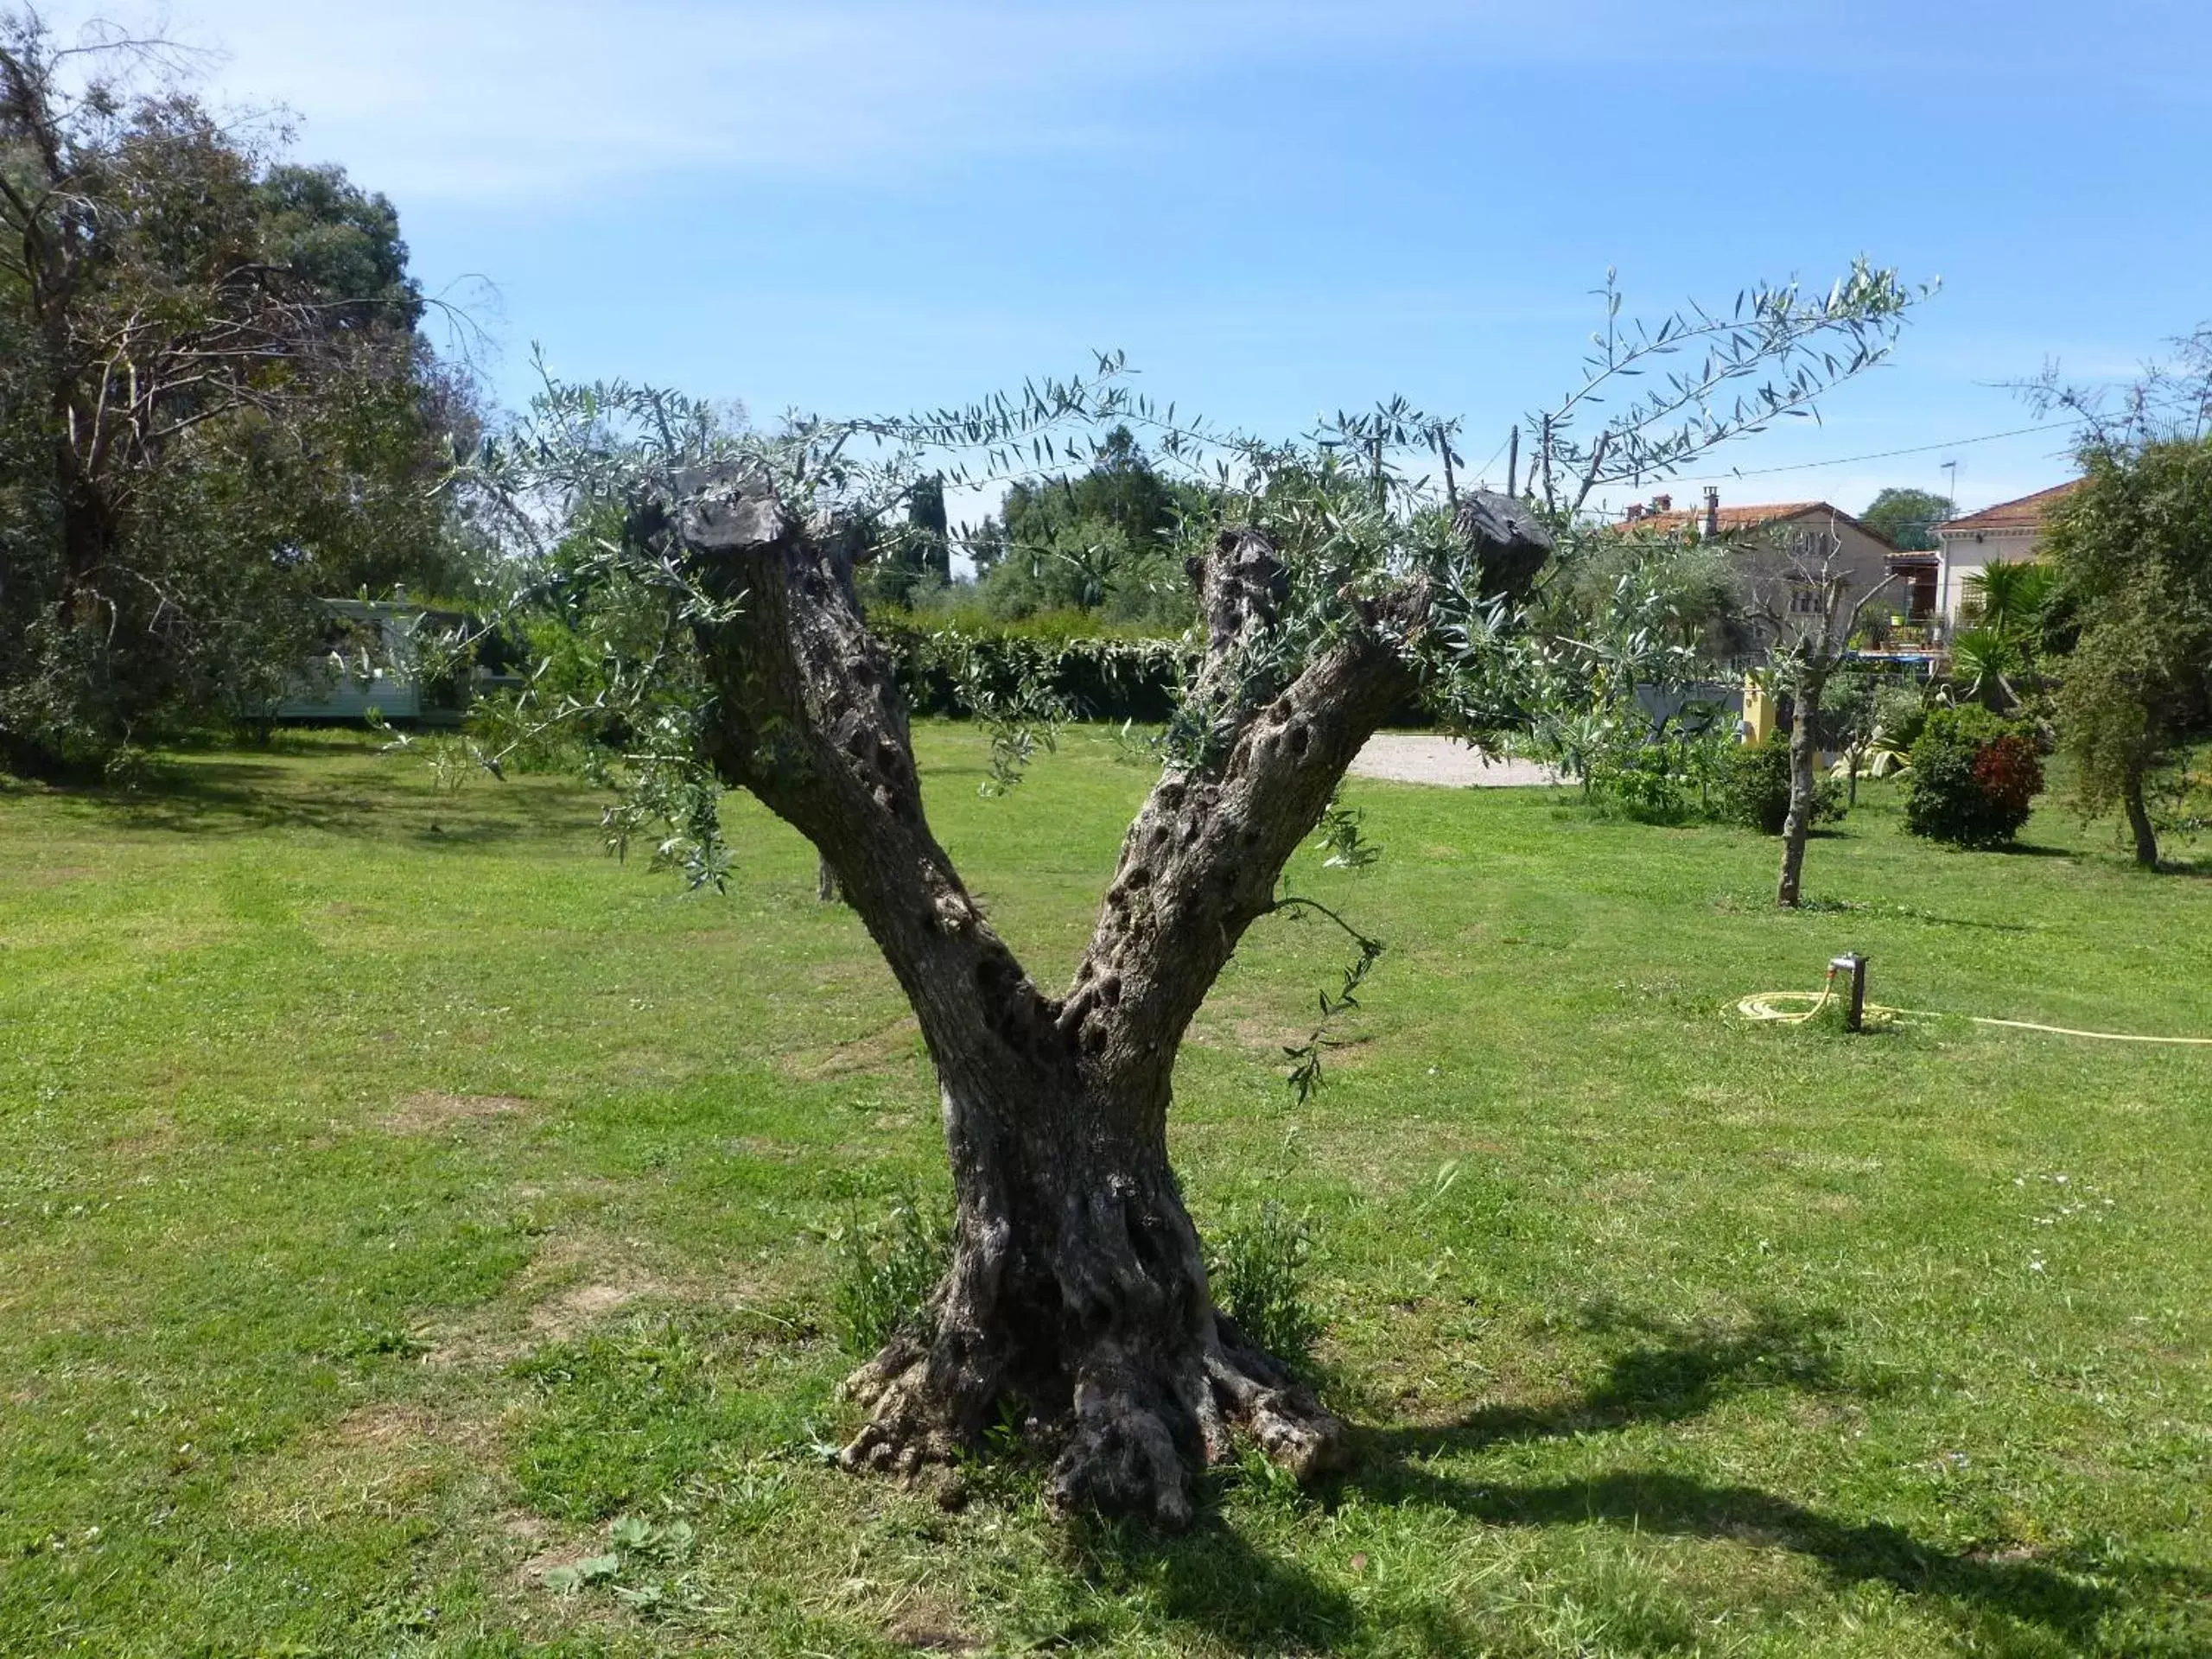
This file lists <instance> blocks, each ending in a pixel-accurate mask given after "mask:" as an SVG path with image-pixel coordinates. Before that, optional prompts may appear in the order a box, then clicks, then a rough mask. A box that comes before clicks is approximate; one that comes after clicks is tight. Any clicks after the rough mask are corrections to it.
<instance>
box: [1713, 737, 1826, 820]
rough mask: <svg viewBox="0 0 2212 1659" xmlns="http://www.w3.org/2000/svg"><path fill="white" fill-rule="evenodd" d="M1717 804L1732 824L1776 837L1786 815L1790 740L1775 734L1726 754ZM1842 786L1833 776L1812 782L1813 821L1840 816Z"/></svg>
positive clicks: (1787, 815)
mask: <svg viewBox="0 0 2212 1659" xmlns="http://www.w3.org/2000/svg"><path fill="white" fill-rule="evenodd" d="M1717 804H1718V806H1719V814H1720V817H1723V818H1725V819H1726V820H1727V821H1728V822H1729V823H1745V824H1749V825H1751V827H1752V828H1753V829H1757V830H1758V831H1759V833H1760V834H1762V835H1768V836H1778V835H1780V834H1781V833H1782V827H1783V823H1786V822H1787V821H1788V819H1789V739H1788V738H1787V737H1784V736H1782V735H1780V734H1777V735H1776V736H1773V737H1770V738H1769V739H1767V740H1766V741H1764V743H1745V744H1743V745H1741V746H1740V747H1738V748H1737V749H1736V750H1734V751H1733V752H1732V753H1731V754H1730V755H1729V757H1728V761H1727V764H1726V767H1725V768H1724V769H1723V771H1722V772H1721V778H1720V790H1719V798H1718V802H1717ZM1843 810H1844V809H1843V788H1842V785H1840V784H1838V783H1837V782H1836V781H1835V780H1834V779H1832V778H1816V779H1815V780H1814V784H1813V822H1814V823H1829V822H1832V821H1833V820H1834V819H1837V818H1840V817H1842V816H1843Z"/></svg>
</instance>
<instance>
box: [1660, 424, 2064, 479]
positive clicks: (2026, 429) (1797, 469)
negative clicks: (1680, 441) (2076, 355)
mask: <svg viewBox="0 0 2212 1659" xmlns="http://www.w3.org/2000/svg"><path fill="white" fill-rule="evenodd" d="M2081 424H2082V422H2081V420H2080V419H2079V418H2078V417H2077V418H2075V419H2074V420H2070V421H2046V422H2044V423H2043V424H2042V425H2040V426H2016V427H2014V428H2013V429H2012V430H2011V431H2009V432H1985V433H1984V434H1982V435H1981V436H1980V437H1978V438H1954V439H1952V440H1951V441H1950V442H1948V443H1921V444H1915V445H1914V446H1913V447H1912V448H1909V449H1878V450H1876V451H1874V452H1873V453H1872V454H1865V455H1837V456H1835V457H1834V459H1832V460H1828V461H1794V462H1792V463H1791V464H1790V465H1789V466H1787V467H1750V468H1744V467H1733V468H1731V469H1730V470H1729V471H1727V472H1725V473H1707V474H1701V475H1700V476H1696V477H1690V478H1685V479H1684V480H1681V481H1682V482H1684V483H1688V484H1702V483H1705V482H1706V481H1707V480H1710V479H1722V478H1764V477H1766V476H1767V475H1768V474H1771V473H1807V472H1811V471H1813V470H1815V468H1817V467H1847V466H1849V465H1851V463H1853V461H1889V460H1891V459H1893V458H1894V457H1896V456H1898V455H1924V454H1929V452H1930V451H1932V450H1936V449H1962V448H1965V447H1966V446H1967V444H1970V443H1994V442H1997V440H1998V439H1999V438H2018V437H2024V436H2025V435H2027V434H2029V433H2031V432H2058V431H2063V430H2064V429H2067V428H2069V427H2075V426H2079V425H2081Z"/></svg>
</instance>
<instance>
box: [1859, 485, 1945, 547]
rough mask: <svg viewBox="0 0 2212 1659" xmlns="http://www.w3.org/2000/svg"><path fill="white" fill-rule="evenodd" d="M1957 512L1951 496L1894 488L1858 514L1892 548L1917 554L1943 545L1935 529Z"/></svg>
mask: <svg viewBox="0 0 2212 1659" xmlns="http://www.w3.org/2000/svg"><path fill="white" fill-rule="evenodd" d="M1957 512H1958V509H1957V508H1956V507H1955V506H1953V505H1951V498H1950V497H1949V496H1948V495H1938V494H1936V493H1935V492H1934V491H1933V490H1914V489H1899V488H1896V487H1894V486H1893V487H1891V488H1889V489H1885V490H1884V491H1882V492H1881V493H1879V494H1878V495H1877V496H1875V498H1874V499H1873V500H1872V502H1871V503H1870V504H1868V505H1867V508H1866V511H1865V512H1862V513H1860V514H1859V523H1861V524H1865V525H1866V527H1867V528H1868V529H1869V530H1872V531H1874V532H1875V533H1876V534H1878V535H1879V536H1881V537H1884V538H1885V539H1886V540H1887V541H1888V542H1889V543H1891V545H1892V546H1893V547H1898V548H1902V549H1904V550H1905V551H1907V552H1912V553H1917V552H1925V551H1927V550H1929V549H1931V548H1936V547H1941V546H1942V544H1943V542H1942V537H1940V536H1938V535H1936V525H1938V524H1942V522H1943V521H1944V520H1945V519H1946V518H1952V517H1954V516H1955V514H1956V513H1957Z"/></svg>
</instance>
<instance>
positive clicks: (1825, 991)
mask: <svg viewBox="0 0 2212 1659" xmlns="http://www.w3.org/2000/svg"><path fill="white" fill-rule="evenodd" d="M1834 994H1835V969H1833V968H1831V969H1828V982H1827V984H1826V985H1824V986H1822V987H1821V988H1820V989H1819V990H1817V991H1760V992H1758V993H1757V994H1756V995H1751V996H1747V997H1745V999H1744V1000H1743V1001H1740V1002H1738V1004H1737V1005H1736V1012H1737V1013H1738V1014H1742V1015H1743V1016H1744V1018H1745V1019H1746V1020H1772V1021H1775V1022H1777V1023H1778V1024H1781V1025H1785V1026H1802V1025H1803V1024H1804V1023H1805V1022H1806V1021H1807V1020H1810V1019H1811V1018H1812V1017H1813V1016H1814V1015H1815V1014H1818V1013H1819V1012H1820V1011H1821V1008H1822V1007H1824V1006H1825V1005H1826V1004H1827V1000H1828V999H1829V997H1831V996H1833V995H1834ZM1790 1003H1807V1004H1810V1006H1809V1007H1802V1008H1792V1007H1788V1006H1787V1005H1788V1004H1790ZM1866 1012H1867V1013H1868V1014H1887V1015H1889V1016H1890V1017H1891V1019H1893V1020H1941V1019H1942V1018H1943V1017H1944V1016H1943V1015H1942V1014H1939V1013H1937V1012H1936V1010H1934V1009H1932V1008H1891V1007H1883V1006H1882V1004H1880V1003H1878V1002H1869V1003H1868V1004H1867V1005H1866ZM1963 1017H1964V1018H1966V1019H1968V1020H1973V1021H1974V1024H1976V1025H1977V1026H2003V1027H2006V1028H2008V1029H2009V1030H2012V1031H2044V1032H2049V1033H2050V1034H2051V1035H2052V1036H2054V1037H2087V1038H2088V1039H2091V1040H2092V1041H2094V1042H2100V1043H2164V1044H2168V1045H2171V1046H2177V1047H2186V1048H2212V1037H2139V1036H2137V1035H2135V1034H2134V1033H2132V1032H2125V1031H2076V1030H2075V1029H2074V1027H2071V1026H2044V1025H2037V1023H2036V1022H2035V1021H2034V1020H1994V1019H1992V1018H1990V1017H1989V1016H1988V1015H1986V1014H1967V1015H1965V1016H1963Z"/></svg>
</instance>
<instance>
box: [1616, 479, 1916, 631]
mask: <svg viewBox="0 0 2212 1659" xmlns="http://www.w3.org/2000/svg"><path fill="white" fill-rule="evenodd" d="M1624 526H1630V527H1637V526H1640V527H1644V528H1649V529H1652V530H1656V531H1661V532H1662V533H1668V534H1675V535H1688V536H1691V537H1695V538H1697V539H1700V540H1704V541H1719V540H1722V539H1724V538H1725V539H1726V541H1727V542H1728V543H1730V544H1731V545H1732V546H1735V547H1737V548H1738V549H1740V550H1742V553H1743V555H1744V560H1745V579H1746V582H1750V581H1751V580H1752V579H1753V578H1754V577H1755V576H1756V575H1757V574H1758V572H1759V570H1760V569H1761V567H1763V566H1764V567H1768V568H1769V569H1772V568H1773V567H1778V566H1781V565H1783V564H1785V563H1794V564H1802V565H1806V566H1813V565H1820V564H1825V565H1827V568H1828V569H1831V570H1834V571H1835V572H1836V573H1838V574H1840V575H1843V576H1844V577H1845V578H1846V579H1847V582H1848V583H1849V591H1850V592H1851V593H1852V594H1854V595H1855V594H1865V593H1866V592H1868V591H1869V590H1871V589H1872V588H1873V587H1874V586H1875V585H1876V584H1878V583H1879V582H1882V581H1883V580H1884V579H1885V578H1887V577H1890V576H1892V575H1894V576H1896V577H1897V582H1894V583H1893V584H1892V585H1891V590H1890V592H1891V594H1893V595H1894V597H1893V598H1891V599H1890V600H1889V601H1888V602H1887V604H1886V606H1885V614H1886V613H1897V614H1899V615H1902V616H1906V617H1912V616H1924V615H1926V614H1927V613H1929V612H1930V611H1932V610H1933V609H1934V608H1935V602H1936V575H1937V573H1936V554H1934V553H1908V552H1904V551H1903V550H1900V549H1899V548H1897V546H1896V545H1894V544H1893V543H1891V541H1890V540H1889V538H1888V537H1885V536H1884V535H1883V534H1882V533H1881V532H1880V531H1878V530H1875V529H1874V528H1873V527H1872V526H1871V525H1869V524H1864V523H1861V522H1860V521H1859V519H1858V518H1856V517H1854V516H1853V514H1851V513H1848V512H1845V511H1844V510H1843V509H1842V508H1841V507H1839V506H1836V505H1834V504H1833V503H1830V502H1827V501H1767V502H1760V503H1757V504H1754V505H1743V506H1735V505H1723V504H1722V502H1721V499H1720V492H1719V490H1718V489H1717V488H1713V489H1707V491H1706V493H1705V505H1703V507H1702V508H1697V509H1692V510H1689V511H1687V512H1685V511H1681V510H1679V509H1677V508H1676V507H1675V504H1674V500H1673V499H1672V498H1671V497H1669V496H1664V495H1662V496H1657V497H1655V498H1654V499H1652V501H1651V502H1650V504H1649V505H1647V506H1637V507H1631V508H1630V509H1629V512H1628V516H1627V518H1625V519H1624ZM1793 602H1802V603H1804V604H1806V605H1809V606H1815V607H1816V606H1817V603H1818V601H1817V600H1816V598H1815V596H1814V595H1813V594H1810V593H1807V594H1803V595H1802V596H1800V601H1793Z"/></svg>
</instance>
